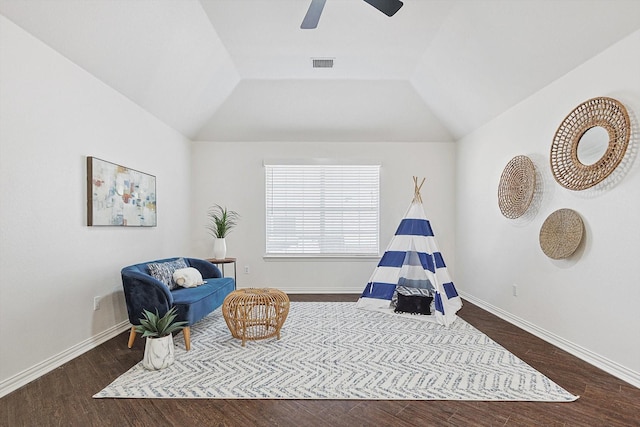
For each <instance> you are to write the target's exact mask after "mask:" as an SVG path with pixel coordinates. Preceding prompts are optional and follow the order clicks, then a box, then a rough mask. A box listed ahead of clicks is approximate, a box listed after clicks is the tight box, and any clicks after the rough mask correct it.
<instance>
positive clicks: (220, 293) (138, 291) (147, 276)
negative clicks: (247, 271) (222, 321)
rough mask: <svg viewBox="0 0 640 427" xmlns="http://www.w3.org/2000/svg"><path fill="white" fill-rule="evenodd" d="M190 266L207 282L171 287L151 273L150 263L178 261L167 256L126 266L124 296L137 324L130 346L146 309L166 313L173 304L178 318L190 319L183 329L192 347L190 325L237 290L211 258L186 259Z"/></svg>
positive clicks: (132, 322) (134, 324)
mask: <svg viewBox="0 0 640 427" xmlns="http://www.w3.org/2000/svg"><path fill="white" fill-rule="evenodd" d="M182 259H184V261H185V263H186V264H187V266H188V267H193V268H195V269H197V270H198V271H199V272H200V274H202V278H203V279H204V280H205V282H206V283H204V284H202V285H200V286H197V287H194V288H181V287H178V288H176V289H173V290H170V289H169V287H168V286H167V285H166V284H164V283H163V282H161V281H160V280H158V279H156V278H155V277H154V276H152V275H151V273H150V271H149V267H148V265H149V264H151V263H165V262H170V261H176V260H178V258H167V259H161V260H157V261H148V262H143V263H140V264H134V265H130V266H128V267H124V268H123V269H122V271H121V274H122V286H123V287H124V297H125V300H126V303H127V313H128V314H129V322H131V324H132V325H133V326H132V327H131V332H130V334H129V344H128V345H129V348H131V347H132V346H133V343H134V341H135V339H136V331H135V327H136V325H139V324H140V318H141V317H142V310H145V309H146V310H149V311H151V312H155V310H156V309H157V310H158V313H159V314H160V315H161V316H162V315H164V314H165V313H166V312H167V311H169V310H170V309H171V307H176V310H177V319H176V320H177V321H185V322H187V326H186V327H185V328H184V329H183V330H182V331H183V334H184V342H185V347H186V349H187V351H188V350H190V349H191V329H190V326H191V325H193V324H194V323H196V322H197V321H199V320H200V319H202V318H203V317H205V316H206V315H208V314H209V313H211V312H212V311H213V310H215V309H216V308H218V307H220V306H221V305H222V302H223V301H224V299H225V297H226V296H227V295H228V294H229V293H231V292H232V291H233V290H234V289H235V279H234V278H231V277H222V273H221V272H220V269H218V267H216V266H215V265H214V264H212V263H210V262H209V261H206V260H203V259H197V258H184V257H183V258H182Z"/></svg>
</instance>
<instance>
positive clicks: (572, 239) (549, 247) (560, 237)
mask: <svg viewBox="0 0 640 427" xmlns="http://www.w3.org/2000/svg"><path fill="white" fill-rule="evenodd" d="M583 232H584V226H583V224H582V218H580V215H579V214H578V213H577V212H576V211H574V210H571V209H558V210H557V211H555V212H553V213H552V214H551V215H549V216H548V217H547V219H546V220H545V221H544V223H543V224H542V227H541V228H540V247H541V248H542V252H544V254H545V255H546V256H548V257H549V258H552V259H563V258H567V257H569V256H571V255H572V254H573V253H574V252H575V251H576V249H578V246H579V245H580V242H581V241H582V235H583Z"/></svg>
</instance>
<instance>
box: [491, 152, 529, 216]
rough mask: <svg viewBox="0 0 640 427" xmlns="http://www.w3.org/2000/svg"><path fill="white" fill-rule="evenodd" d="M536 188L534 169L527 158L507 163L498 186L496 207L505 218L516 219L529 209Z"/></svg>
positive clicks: (517, 158)
mask: <svg viewBox="0 0 640 427" xmlns="http://www.w3.org/2000/svg"><path fill="white" fill-rule="evenodd" d="M535 187H536V168H535V166H534V164H533V162H532V161H531V159H530V158H528V157H527V156H515V157H514V158H513V159H511V160H510V161H509V163H507V166H505V168H504V170H503V171H502V176H501V177H500V184H499V185H498V206H499V207H500V212H502V215H504V216H506V217H507V218H511V219H514V218H518V217H521V216H522V215H524V213H525V212H526V211H527V209H528V208H529V205H530V204H531V200H533V193H534V191H535Z"/></svg>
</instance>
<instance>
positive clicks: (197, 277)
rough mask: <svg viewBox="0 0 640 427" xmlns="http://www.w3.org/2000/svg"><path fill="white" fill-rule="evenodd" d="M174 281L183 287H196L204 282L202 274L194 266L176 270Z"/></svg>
mask: <svg viewBox="0 0 640 427" xmlns="http://www.w3.org/2000/svg"><path fill="white" fill-rule="evenodd" d="M173 281H174V282H176V283H177V284H178V286H182V287H183V288H195V287H196V286H200V285H202V284H203V283H204V280H202V274H200V272H199V271H198V270H197V269H195V268H193V267H187V268H179V269H177V270H176V271H174V272H173Z"/></svg>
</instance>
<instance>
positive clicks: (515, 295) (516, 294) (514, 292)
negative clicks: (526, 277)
mask: <svg viewBox="0 0 640 427" xmlns="http://www.w3.org/2000/svg"><path fill="white" fill-rule="evenodd" d="M513 296H514V297H517V296H518V285H516V284H515V283H514V284H513Z"/></svg>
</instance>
